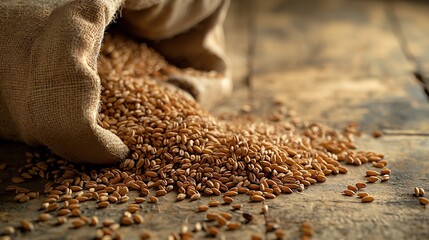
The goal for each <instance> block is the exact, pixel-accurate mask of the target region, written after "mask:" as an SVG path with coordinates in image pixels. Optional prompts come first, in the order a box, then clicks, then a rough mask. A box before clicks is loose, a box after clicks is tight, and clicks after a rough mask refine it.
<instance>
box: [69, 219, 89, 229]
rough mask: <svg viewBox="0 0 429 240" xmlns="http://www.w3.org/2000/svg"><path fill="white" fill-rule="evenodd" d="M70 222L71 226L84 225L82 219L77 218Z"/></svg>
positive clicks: (78, 226)
mask: <svg viewBox="0 0 429 240" xmlns="http://www.w3.org/2000/svg"><path fill="white" fill-rule="evenodd" d="M71 224H72V226H73V228H81V227H83V226H85V225H86V222H85V221H82V220H81V219H77V220H73V221H72V222H71Z"/></svg>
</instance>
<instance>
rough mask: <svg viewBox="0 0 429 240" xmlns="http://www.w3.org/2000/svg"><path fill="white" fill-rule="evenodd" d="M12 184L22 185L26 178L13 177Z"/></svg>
mask: <svg viewBox="0 0 429 240" xmlns="http://www.w3.org/2000/svg"><path fill="white" fill-rule="evenodd" d="M11 180H12V182H13V183H16V184H17V183H22V182H24V181H25V180H24V178H22V177H12V179H11Z"/></svg>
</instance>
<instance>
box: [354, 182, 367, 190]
mask: <svg viewBox="0 0 429 240" xmlns="http://www.w3.org/2000/svg"><path fill="white" fill-rule="evenodd" d="M356 187H357V188H358V189H362V188H366V184H365V183H363V182H358V183H356Z"/></svg>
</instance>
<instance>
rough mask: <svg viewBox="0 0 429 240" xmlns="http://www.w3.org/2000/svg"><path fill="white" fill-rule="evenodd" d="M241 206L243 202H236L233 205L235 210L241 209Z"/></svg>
mask: <svg viewBox="0 0 429 240" xmlns="http://www.w3.org/2000/svg"><path fill="white" fill-rule="evenodd" d="M241 206H242V205H241V203H235V204H232V205H231V207H232V209H233V210H240V209H241Z"/></svg>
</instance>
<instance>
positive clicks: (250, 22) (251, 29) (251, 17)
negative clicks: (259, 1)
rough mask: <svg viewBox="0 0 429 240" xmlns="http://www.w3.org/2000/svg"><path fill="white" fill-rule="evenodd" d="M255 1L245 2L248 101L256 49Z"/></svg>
mask: <svg viewBox="0 0 429 240" xmlns="http://www.w3.org/2000/svg"><path fill="white" fill-rule="evenodd" d="M255 4H256V3H255V1H253V0H251V1H248V2H247V8H248V9H247V10H248V11H247V14H246V17H247V29H248V33H249V44H248V46H247V56H246V57H247V59H246V60H247V62H246V65H247V66H246V67H247V73H246V76H245V79H244V80H245V85H246V88H247V90H248V92H249V96H248V97H249V99H251V97H252V86H253V74H254V56H255V49H256V40H257V32H256V13H255Z"/></svg>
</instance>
